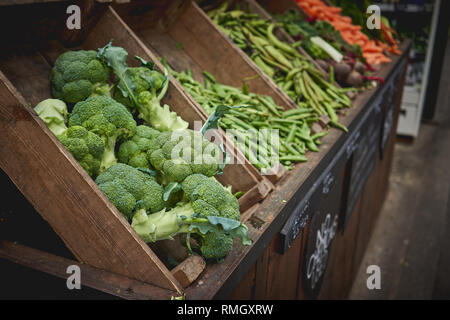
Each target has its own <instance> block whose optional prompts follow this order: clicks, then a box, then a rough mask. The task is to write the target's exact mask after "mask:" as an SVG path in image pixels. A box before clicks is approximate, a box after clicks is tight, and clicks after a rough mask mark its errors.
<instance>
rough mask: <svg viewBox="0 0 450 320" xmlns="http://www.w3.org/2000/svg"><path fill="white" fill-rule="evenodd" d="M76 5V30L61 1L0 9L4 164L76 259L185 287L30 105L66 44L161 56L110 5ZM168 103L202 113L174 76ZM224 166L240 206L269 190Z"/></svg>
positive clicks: (41, 95) (185, 114)
mask: <svg viewBox="0 0 450 320" xmlns="http://www.w3.org/2000/svg"><path fill="white" fill-rule="evenodd" d="M79 5H80V7H81V8H82V21H83V26H82V28H81V30H79V31H70V30H67V29H66V28H65V18H66V17H67V14H66V11H65V10H66V7H67V4H64V3H52V4H41V5H39V6H21V7H20V9H19V8H18V7H5V9H2V11H1V13H0V16H1V17H0V18H1V19H0V20H1V22H0V27H1V28H0V39H2V41H4V42H3V43H4V44H5V45H4V46H3V47H2V51H1V52H0V97H1V102H0V122H1V126H0V131H1V143H0V167H1V168H2V169H3V170H4V171H5V172H6V173H7V174H8V176H9V177H10V178H11V180H12V181H13V182H14V184H15V185H16V186H17V187H18V189H19V190H20V191H21V192H22V193H23V194H24V195H25V196H26V197H27V199H28V200H29V201H30V203H31V204H32V205H33V206H34V207H35V208H36V210H37V211H38V212H39V213H40V214H41V215H42V217H43V218H44V219H45V220H46V221H47V222H48V223H49V224H50V225H51V226H52V228H53V229H54V231H55V232H56V233H57V234H58V235H59V236H60V237H61V239H62V240H63V241H64V243H65V244H66V246H67V247H68V248H69V249H70V250H71V251H72V253H73V254H74V256H75V257H76V258H77V259H78V260H79V261H81V262H83V263H86V264H88V265H90V266H92V267H95V268H99V269H103V270H108V271H111V272H114V273H117V274H121V275H125V276H127V277H130V278H133V279H137V280H139V281H142V282H145V283H150V284H153V285H155V286H158V287H161V288H165V289H169V290H170V291H172V292H173V293H174V295H177V294H181V293H182V291H183V287H182V285H181V284H180V283H179V282H178V281H177V280H176V278H175V277H174V275H173V274H172V273H171V271H170V270H169V269H168V268H167V267H166V266H165V265H164V264H163V263H162V261H161V260H160V259H159V258H158V256H157V255H156V254H155V253H154V252H153V251H152V250H151V249H150V248H149V246H148V245H147V244H146V243H145V242H144V241H142V240H141V239H140V237H139V236H138V235H137V234H136V233H135V232H134V230H133V229H132V228H131V226H130V225H129V223H128V222H127V221H126V220H125V219H124V218H123V216H122V215H121V214H120V213H119V212H118V211H117V209H116V208H115V207H114V206H113V205H112V204H111V203H110V202H109V201H108V199H107V198H106V197H105V196H104V195H103V193H102V192H101V191H100V190H99V189H98V188H97V186H96V185H95V183H94V181H93V180H92V179H91V178H90V177H89V176H88V175H87V173H86V172H85V171H84V170H83V169H82V168H81V166H80V165H79V164H78V163H77V161H76V160H75V159H74V158H73V157H72V155H71V154H70V152H68V151H67V150H66V149H65V148H64V146H63V145H62V144H61V143H60V142H59V141H58V140H57V138H56V137H55V136H54V135H53V134H52V133H51V132H50V130H48V128H47V127H46V126H45V124H44V123H43V122H42V121H41V120H40V119H39V118H38V116H37V115H36V114H35V112H34V111H33V110H32V107H33V106H35V105H36V104H37V103H38V102H40V101H41V100H43V99H46V98H49V97H51V92H50V85H49V74H50V70H51V66H52V65H53V63H54V61H55V59H56V58H57V57H58V56H59V55H60V54H61V53H62V52H64V51H66V50H68V49H69V48H70V49H93V50H96V49H97V48H100V47H103V46H104V45H105V44H106V43H108V42H109V40H110V39H114V44H115V45H117V46H122V47H124V48H125V49H126V50H127V51H128V52H129V54H130V57H132V56H134V55H138V56H141V57H143V58H144V59H146V60H152V61H156V57H155V56H154V55H153V54H152V53H151V52H150V51H149V50H148V49H147V48H146V47H145V46H144V45H143V44H142V43H141V42H140V40H139V39H138V38H137V37H136V35H135V34H133V32H132V31H131V30H130V29H129V28H128V26H127V25H126V24H125V23H124V22H123V21H122V20H121V19H120V18H119V17H118V16H117V14H116V13H115V12H114V10H113V9H112V8H110V7H107V6H104V5H98V4H96V3H94V2H93V1H88V0H85V1H82V2H80V3H79ZM37 10H42V11H37ZM19 11H20V12H19ZM39 12H41V13H45V14H39ZM46 17H52V18H46ZM11 28H16V29H15V32H14V33H10V32H9V30H10V29H11ZM130 61H131V59H130ZM163 103H167V104H168V105H170V106H171V109H172V110H173V111H175V112H177V113H178V114H179V115H180V116H181V117H182V118H184V119H185V120H186V121H188V122H189V123H190V124H192V123H193V121H195V120H205V118H204V116H203V115H202V114H201V113H199V110H198V109H197V107H196V106H195V105H193V104H192V103H191V101H190V100H189V98H188V97H187V96H186V95H185V93H184V92H183V90H182V88H181V87H180V86H179V85H178V84H177V83H175V82H171V84H170V86H169V90H168V93H167V95H166V97H165V98H164V100H163ZM226 170H227V171H226V174H225V175H223V176H221V177H220V179H221V180H222V182H223V183H224V184H232V185H233V188H234V189H235V190H243V191H247V192H246V194H247V196H246V197H242V198H241V199H240V204H241V208H242V207H243V208H248V207H250V206H251V204H252V202H256V201H258V200H260V199H261V197H263V196H264V194H267V193H268V192H269V191H270V185H269V184H267V183H266V182H265V181H264V184H263V185H262V184H261V181H259V180H258V179H257V178H256V177H255V176H254V175H253V174H252V173H251V172H249V171H247V170H246V169H245V168H244V169H242V166H240V167H239V166H229V167H228V168H227V169H226ZM230 175H233V178H231V177H230ZM236 177H239V178H238V179H236ZM227 179H228V180H227ZM228 182H229V183H228ZM175 271H176V272H177V271H178V270H175Z"/></svg>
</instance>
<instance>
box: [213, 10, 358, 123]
mask: <svg viewBox="0 0 450 320" xmlns="http://www.w3.org/2000/svg"><path fill="white" fill-rule="evenodd" d="M227 4H228V2H224V3H223V5H222V6H221V7H219V8H218V9H215V10H213V11H210V12H208V15H209V16H210V18H211V19H212V20H213V21H214V22H215V23H216V24H217V25H218V26H219V28H220V29H221V30H222V31H223V32H224V33H225V34H226V35H227V36H228V37H229V38H231V40H233V42H234V43H235V44H236V45H237V46H238V47H239V48H241V49H242V50H243V51H244V52H245V53H246V54H247V55H248V56H249V57H250V58H251V59H252V60H253V61H254V62H255V64H256V65H258V66H259V67H260V69H261V70H262V71H263V72H264V73H266V74H267V75H268V76H269V77H271V78H272V79H273V80H274V82H275V83H276V84H277V85H278V86H279V87H280V88H281V89H282V90H283V91H284V92H285V93H286V94H287V95H288V96H289V97H290V98H291V99H292V100H294V102H296V103H297V104H298V105H300V104H302V103H303V104H306V106H307V107H308V108H312V110H313V112H314V113H315V114H316V115H317V116H319V117H320V116H322V115H328V116H329V117H330V120H331V121H330V124H331V125H332V126H334V127H337V128H339V129H341V130H344V131H346V132H347V128H346V127H345V126H343V125H342V124H340V123H339V121H338V116H337V115H336V110H338V109H341V108H344V107H350V106H351V101H350V98H349V97H348V96H347V94H346V92H347V91H348V90H349V89H342V88H339V87H337V86H336V85H334V81H333V79H332V77H330V79H324V75H323V74H322V73H321V72H320V71H319V70H317V68H316V67H315V66H314V65H313V64H312V63H311V62H310V61H309V60H307V58H306V57H304V56H303V55H301V54H300V53H299V51H298V50H297V49H296V47H297V46H298V45H299V44H298V43H296V44H290V43H288V42H284V41H281V40H279V39H278V38H277V37H276V36H275V35H274V33H273V32H274V29H275V28H276V27H277V25H276V24H274V23H272V22H271V21H269V20H267V19H262V18H260V17H259V16H258V15H257V14H252V13H246V12H244V11H241V10H238V9H237V10H232V11H226V10H227V7H228V5H227Z"/></svg>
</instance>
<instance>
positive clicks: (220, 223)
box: [131, 203, 251, 260]
mask: <svg viewBox="0 0 450 320" xmlns="http://www.w3.org/2000/svg"><path fill="white" fill-rule="evenodd" d="M131 226H132V227H133V229H134V230H135V231H136V233H137V234H138V235H139V236H140V237H141V238H142V239H143V240H144V241H145V242H156V241H160V240H167V239H170V240H172V239H173V237H174V236H176V235H177V234H182V233H185V234H188V235H189V236H188V237H187V238H186V240H187V242H186V245H187V246H188V248H190V243H189V237H190V235H195V236H196V240H197V243H198V244H199V248H200V251H201V252H202V255H203V256H204V257H205V258H207V259H212V258H213V259H217V260H220V259H222V258H223V257H224V256H225V255H226V254H227V253H228V252H229V251H230V250H231V247H232V246H233V239H234V238H236V237H239V238H241V240H242V243H243V244H244V245H249V244H251V241H250V239H249V238H248V237H247V226H246V225H244V224H242V223H241V222H239V221H237V220H233V219H229V218H225V217H218V216H202V215H200V214H199V213H198V212H196V211H195V210H194V208H193V206H192V205H191V203H185V204H182V205H180V206H177V207H175V208H173V209H171V210H169V211H167V210H166V209H163V210H161V211H159V212H156V213H152V214H150V215H147V213H146V211H145V210H144V209H139V210H137V211H136V212H135V214H134V216H133V220H132V223H131ZM214 240H216V241H214Z"/></svg>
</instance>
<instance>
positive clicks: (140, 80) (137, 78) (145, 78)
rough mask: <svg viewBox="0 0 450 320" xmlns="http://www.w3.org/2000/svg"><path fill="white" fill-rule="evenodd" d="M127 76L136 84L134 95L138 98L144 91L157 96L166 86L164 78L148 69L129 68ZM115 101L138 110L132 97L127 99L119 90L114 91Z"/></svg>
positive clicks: (126, 72)
mask: <svg viewBox="0 0 450 320" xmlns="http://www.w3.org/2000/svg"><path fill="white" fill-rule="evenodd" d="M125 74H126V76H127V77H129V79H130V80H131V81H132V83H133V84H134V88H133V94H134V96H136V97H137V96H139V94H140V93H141V92H144V91H149V92H151V93H152V94H153V95H155V96H156V95H157V92H158V90H160V89H161V88H162V86H163V84H164V76H163V75H162V74H161V73H159V72H158V71H156V70H151V69H149V68H147V67H136V68H127V69H126V71H125ZM114 99H116V100H117V101H119V102H120V103H122V104H123V105H125V106H127V107H129V108H131V109H134V108H136V101H133V99H132V98H131V96H130V95H128V96H127V97H125V96H124V95H123V93H122V91H121V90H119V89H118V88H116V89H115V90H114Z"/></svg>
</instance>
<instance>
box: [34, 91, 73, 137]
mask: <svg viewBox="0 0 450 320" xmlns="http://www.w3.org/2000/svg"><path fill="white" fill-rule="evenodd" d="M34 111H36V113H37V115H38V116H39V118H41V119H42V121H44V123H45V124H46V125H47V127H48V128H49V129H50V130H51V132H53V134H54V135H55V136H58V135H60V134H62V133H63V132H64V131H66V130H67V126H66V122H67V116H68V114H69V112H68V111H67V106H66V104H65V103H64V101H61V100H58V99H46V100H43V101H41V102H39V104H38V105H37V106H36V107H34Z"/></svg>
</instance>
